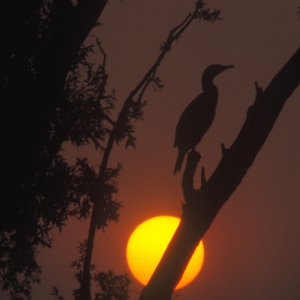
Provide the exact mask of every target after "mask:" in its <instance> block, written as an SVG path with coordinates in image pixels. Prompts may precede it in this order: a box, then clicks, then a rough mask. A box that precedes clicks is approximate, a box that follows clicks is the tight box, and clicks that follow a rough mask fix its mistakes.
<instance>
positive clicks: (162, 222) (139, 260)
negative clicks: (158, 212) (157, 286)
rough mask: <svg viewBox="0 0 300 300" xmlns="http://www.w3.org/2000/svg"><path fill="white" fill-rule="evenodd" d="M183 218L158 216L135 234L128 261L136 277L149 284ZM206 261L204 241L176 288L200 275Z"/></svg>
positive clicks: (132, 236) (136, 230) (132, 237)
mask: <svg viewBox="0 0 300 300" xmlns="http://www.w3.org/2000/svg"><path fill="white" fill-rule="evenodd" d="M179 222H180V219H179V218H176V217H172V216H158V217H154V218H151V219H148V220H147V221H145V222H143V223H141V224H140V225H139V226H138V227H137V228H136V229H135V230H134V231H133V232H132V234H131V236H130V238H129V240H128V243H127V249H126V257H127V263H128V265H129V269H130V271H131V273H132V274H133V276H134V277H135V278H136V279H137V280H138V281H139V282H140V283H141V284H143V285H146V284H147V283H148V281H149V279H150V277H151V275H152V274H153V272H154V270H155V268H156V266H157V265H158V263H159V261H160V259H161V257H162V255H163V254H164V252H165V250H166V248H167V246H168V244H169V242H170V240H171V238H172V236H173V235H174V233H175V231H176V228H177V227H178V225H179ZM203 260H204V247H203V242H202V241H200V243H199V245H198V247H197V248H196V250H195V252H194V254H193V256H192V258H191V260H190V262H189V264H188V266H187V268H186V270H185V272H184V274H183V276H182V278H181V280H180V282H179V283H178V285H177V286H176V288H175V289H176V290H177V289H180V288H182V287H184V286H186V285H187V284H189V283H190V282H191V281H193V280H194V278H195V277H196V276H197V275H198V273H199V272H200V270H201V267H202V264H203Z"/></svg>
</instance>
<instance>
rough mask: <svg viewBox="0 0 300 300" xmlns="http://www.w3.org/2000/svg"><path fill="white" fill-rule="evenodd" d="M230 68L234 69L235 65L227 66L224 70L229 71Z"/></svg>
mask: <svg viewBox="0 0 300 300" xmlns="http://www.w3.org/2000/svg"><path fill="white" fill-rule="evenodd" d="M230 68H234V65H229V66H225V67H224V70H227V69H230Z"/></svg>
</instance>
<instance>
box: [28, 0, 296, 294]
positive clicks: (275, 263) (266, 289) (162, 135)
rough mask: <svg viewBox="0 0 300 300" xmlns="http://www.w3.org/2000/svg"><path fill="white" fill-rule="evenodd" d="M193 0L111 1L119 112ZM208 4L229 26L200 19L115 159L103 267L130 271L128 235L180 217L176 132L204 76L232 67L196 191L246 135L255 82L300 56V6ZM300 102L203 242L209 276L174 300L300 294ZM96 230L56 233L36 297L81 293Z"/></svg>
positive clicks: (109, 26)
mask: <svg viewBox="0 0 300 300" xmlns="http://www.w3.org/2000/svg"><path fill="white" fill-rule="evenodd" d="M194 2H195V1H187V0H177V1H172V0H163V1H162V0H152V1H143V0H127V1H126V2H125V1H124V3H121V2H119V1H116V0H111V1H110V3H109V4H108V5H107V6H106V8H105V10H104V12H103V14H102V15H101V18H100V21H101V23H102V24H103V25H102V26H101V27H99V28H98V29H97V31H96V32H95V34H97V35H98V36H99V38H100V39H101V41H102V46H103V47H104V49H105V51H106V52H107V71H108V73H109V87H110V88H115V89H116V95H117V98H118V101H119V104H120V105H122V103H123V101H124V99H125V98H126V97H127V95H128V93H129V92H130V91H131V90H132V89H133V88H134V87H135V85H136V84H137V83H138V81H139V80H140V79H141V77H142V76H143V75H144V74H145V73H146V71H147V70H148V68H149V67H150V66H151V64H152V63H153V62H154V59H155V58H156V57H157V55H158V48H159V44H160V43H162V41H163V40H165V38H166V36H167V33H168V32H169V31H170V29H171V28H172V27H174V26H175V25H177V24H178V23H179V22H180V21H182V20H183V19H184V17H185V16H186V15H187V13H188V12H189V11H190V10H192V9H193V5H194ZM206 2H207V4H208V7H211V8H212V9H213V8H218V9H221V10H222V13H221V17H222V21H219V22H217V23H215V24H209V23H204V22H201V23H199V22H197V21H196V22H195V23H194V24H192V26H191V27H190V28H189V29H188V30H187V32H186V33H185V34H184V35H183V36H182V38H180V39H179V41H178V42H176V43H175V44H174V46H173V48H172V51H171V53H169V54H168V56H167V57H166V59H165V60H164V61H163V63H162V65H161V68H160V69H159V72H158V75H159V76H160V77H161V79H162V80H163V82H164V84H165V88H164V89H163V90H161V91H158V92H156V93H152V91H150V90H149V92H148V93H147V94H146V97H145V99H147V100H148V102H149V104H148V106H146V108H145V121H143V122H139V123H137V124H136V125H137V130H136V136H137V140H136V146H137V147H136V149H135V150H134V149H132V148H130V149H128V150H126V151H125V146H124V145H121V146H120V147H119V148H117V147H115V148H114V151H113V156H112V158H111V160H110V164H111V166H115V165H116V163H117V162H122V163H123V166H124V172H123V173H122V174H121V178H120V185H119V186H120V191H119V193H118V195H117V199H118V200H121V201H122V203H123V209H122V210H121V219H120V221H119V222H118V223H117V224H116V225H115V224H111V225H110V226H109V228H108V230H107V231H106V232H105V234H103V233H102V232H101V231H99V232H98V234H97V236H96V241H95V249H94V253H93V262H94V263H95V264H96V265H97V267H98V269H99V270H104V271H107V270H108V269H113V270H115V271H116V272H118V273H121V272H124V271H127V272H129V269H128V267H127V265H126V259H125V248H126V242H127V239H128V237H129V235H130V233H131V231H132V230H133V229H134V228H135V227H136V226H137V225H138V224H139V223H141V222H142V221H144V220H146V219H148V218H150V217H153V216H156V215H162V214H166V215H174V216H178V217H180V214H181V211H180V207H181V202H182V201H183V198H182V192H181V176H182V173H180V174H179V175H176V176H173V168H174V164H175V160H176V157H177V150H175V149H174V148H173V140H174V132H175V127H176V124H177V121H178V119H179V117H180V114H181V113H182V111H183V109H184V108H185V107H186V105H187V104H188V103H189V102H190V101H191V100H193V99H194V97H195V96H197V94H199V93H200V92H201V75H202V72H203V70H204V69H205V68H206V67H207V66H209V65H210V64H214V63H220V64H224V65H227V64H234V65H235V68H234V69H230V70H228V71H226V72H224V73H222V74H221V75H219V76H218V77H217V78H216V80H215V84H216V85H217V87H218V89H219V103H218V107H217V112H216V117H215V120H214V123H213V125H212V127H211V128H210V130H209V132H208V133H207V134H206V135H205V137H204V138H203V140H202V142H201V144H200V145H199V146H198V147H197V150H198V151H199V152H200V153H201V155H202V160H201V162H200V166H199V170H198V173H197V174H196V178H195V184H196V185H197V183H198V182H200V176H199V173H200V168H201V166H204V167H205V169H206V174H207V177H209V176H210V174H211V173H212V172H213V170H214V169H215V167H216V165H217V164H218V162H219V160H220V157H221V146H220V145H221V143H224V144H225V146H226V147H229V146H230V145H231V143H232V142H233V141H234V139H235V137H236V136H237V134H238V132H239V130H240V128H241V126H242V124H243V122H244V120H245V117H246V112H247V109H248V107H249V106H250V105H251V104H252V103H253V101H254V98H255V89H254V82H255V81H257V82H258V83H259V85H260V86H262V87H263V88H265V87H266V86H267V85H268V83H269V82H270V80H271V79H272V78H273V77H274V75H275V74H276V73H277V72H278V71H279V69H280V68H281V67H282V66H283V65H284V64H285V63H286V61H287V60H288V59H289V58H290V57H291V56H292V54H293V53H294V52H295V51H296V49H297V48H298V47H299V36H300V19H299V17H298V15H297V14H296V12H297V10H298V6H299V1H296V0H288V1H271V0H265V1H261V0H253V1H240V0H229V1H221V0H210V1H206ZM96 59H97V58H95V60H96ZM299 98H300V90H299V88H298V90H297V91H296V92H295V93H294V94H293V95H292V97H291V98H290V99H289V100H288V102H287V104H286V106H285V107H284V109H283V111H282V113H281V115H280V116H279V119H278V120H277V122H276V124H275V126H274V128H273V131H272V132H271V134H270V136H269V138H268V139H267V142H266V144H265V145H264V147H263V149H262V150H261V151H260V153H259V155H258V157H257V159H256V161H255V163H254V165H253V166H252V167H251V169H250V170H249V172H248V173H247V175H246V177H245V178H244V180H243V181H242V183H241V185H240V186H239V187H238V189H237V190H236V192H235V193H234V194H233V196H232V197H231V198H230V200H229V201H228V203H226V205H225V206H224V207H223V208H222V210H221V212H220V213H219V215H218V216H217V218H216V219H215V221H214V223H213V225H212V226H211V228H210V229H209V230H208V232H207V233H206V235H205V237H204V246H205V251H206V252H205V260H204V265H203V268H202V271H201V273H200V275H199V276H198V277H197V278H196V279H195V281H194V282H193V283H192V284H190V285H189V286H188V287H186V288H184V289H182V290H179V291H178V292H176V293H175V294H180V297H179V298H178V299H190V300H196V299H206V300H209V299H213V300H215V299H222V300H232V299H243V300H253V299H272V300H282V299H298V298H299V297H300V285H299V278H300V256H299V253H300V238H299V228H300V217H299V216H300V201H299V195H300V184H299V183H300V158H299V153H300V142H299V136H300V123H299V112H300V102H299ZM119 107H120V106H119ZM68 151H70V149H69V148H68ZM70 152H71V153H70V154H69V155H70V156H71V155H73V154H74V153H73V152H74V151H70ZM86 153H87V154H88V155H89V158H90V160H91V161H92V162H94V163H95V164H96V163H100V159H101V157H100V154H95V153H94V152H93V151H92V150H91V149H84V150H82V151H81V154H80V155H85V154H86ZM197 180H198V181H197ZM88 225H89V224H88V222H75V221H72V222H71V223H70V224H68V226H67V227H66V230H65V231H64V233H63V234H61V235H60V234H58V233H55V235H54V238H55V242H54V244H53V249H52V250H46V251H44V250H42V251H41V253H40V258H39V262H40V263H41V264H42V266H43V276H42V284H41V285H40V286H38V287H36V288H34V299H52V298H51V296H50V288H51V286H53V285H56V286H58V287H60V288H61V290H62V292H63V294H64V296H65V297H66V299H72V298H71V291H72V289H73V288H74V287H76V286H75V285H74V284H75V281H74V280H73V270H72V269H70V268H69V265H70V262H71V261H72V260H73V259H74V258H75V257H76V255H77V253H76V250H75V247H76V246H77V245H78V242H79V241H82V240H83V239H85V238H86V235H87V230H88ZM132 289H133V292H132V295H131V296H132V297H131V299H132V300H135V299H137V294H136V293H138V292H140V291H141V289H142V286H141V285H139V284H138V283H137V282H135V281H134V282H133V284H132ZM176 299H177V298H176Z"/></svg>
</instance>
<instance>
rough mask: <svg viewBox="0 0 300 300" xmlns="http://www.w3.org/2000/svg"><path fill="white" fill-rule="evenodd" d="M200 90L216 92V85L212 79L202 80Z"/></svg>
mask: <svg viewBox="0 0 300 300" xmlns="http://www.w3.org/2000/svg"><path fill="white" fill-rule="evenodd" d="M202 90H203V92H210V93H218V89H217V87H216V86H215V85H214V84H213V82H212V81H204V80H203V81H202Z"/></svg>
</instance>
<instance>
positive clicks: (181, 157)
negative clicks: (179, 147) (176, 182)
mask: <svg viewBox="0 0 300 300" xmlns="http://www.w3.org/2000/svg"><path fill="white" fill-rule="evenodd" d="M184 155H185V153H184V152H181V151H179V153H178V158H177V161H176V164H175V169H174V175H175V174H176V173H177V172H179V171H180V169H181V166H182V163H183V160H184Z"/></svg>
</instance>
